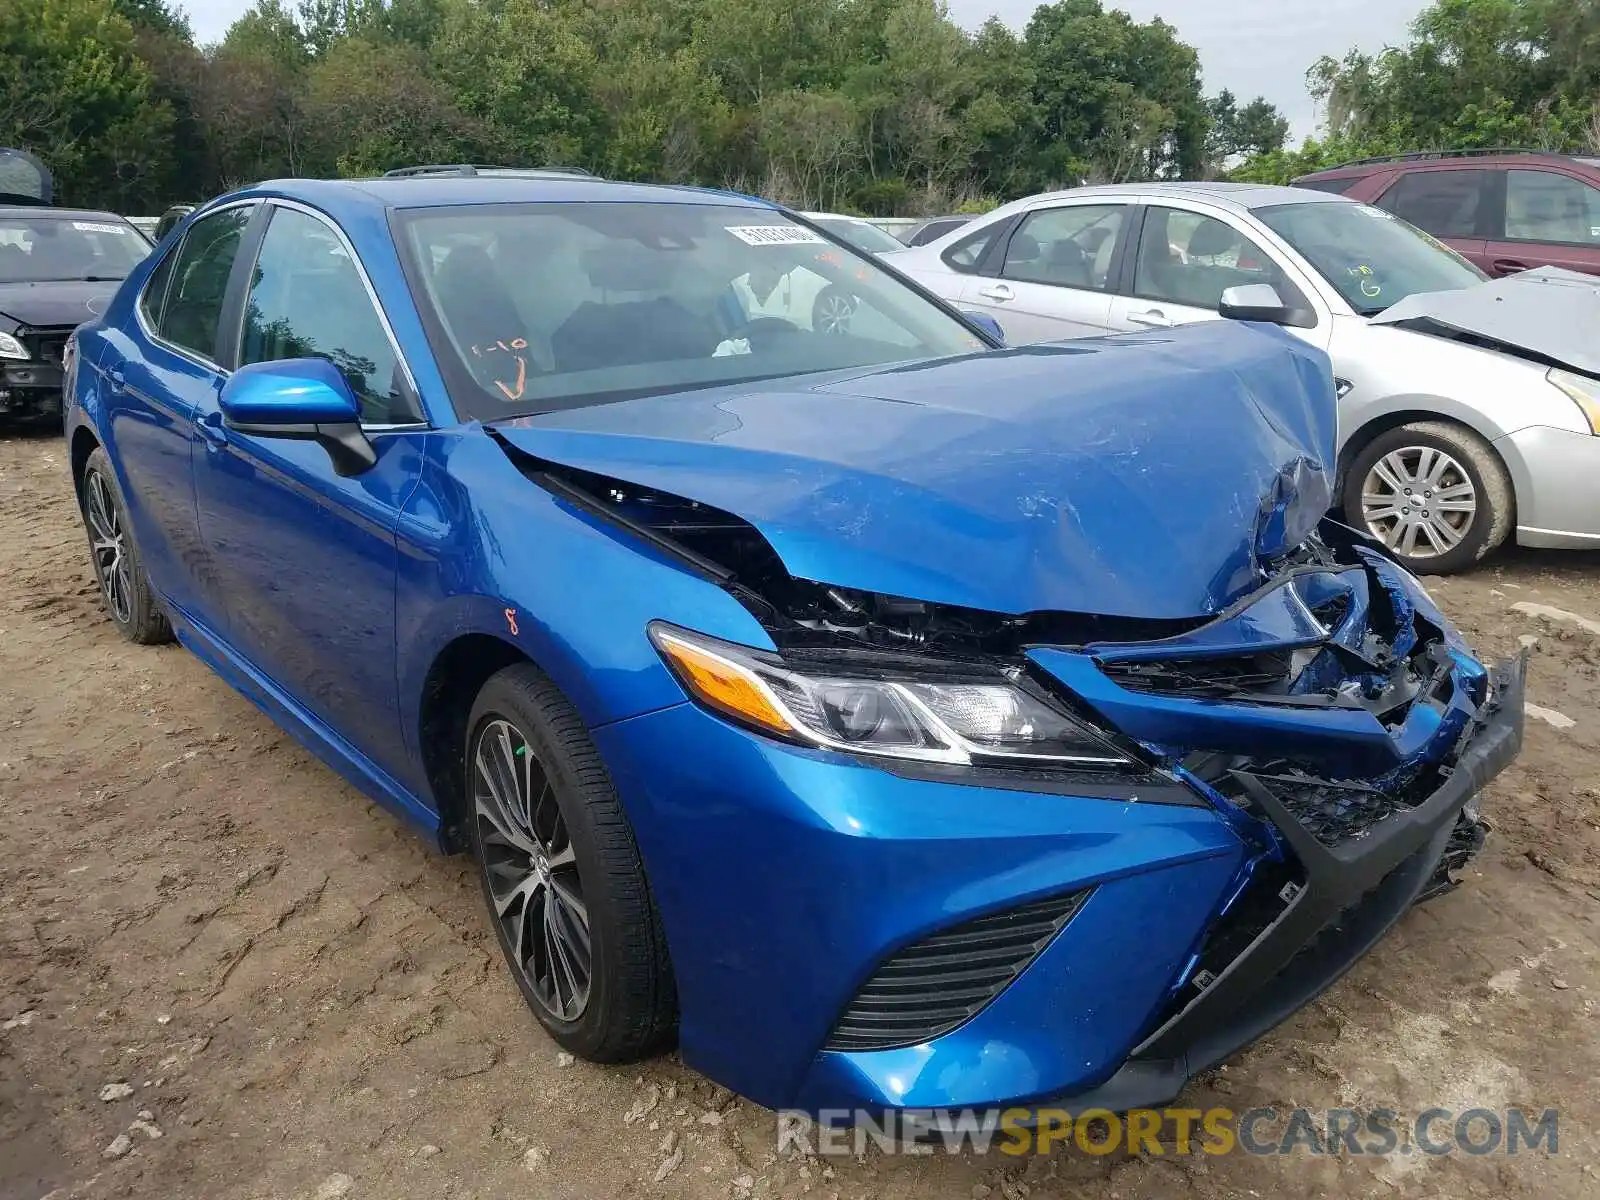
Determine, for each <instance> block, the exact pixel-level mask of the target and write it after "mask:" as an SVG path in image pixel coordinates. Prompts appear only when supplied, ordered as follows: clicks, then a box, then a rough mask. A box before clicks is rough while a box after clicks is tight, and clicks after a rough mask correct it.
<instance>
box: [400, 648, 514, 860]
mask: <svg viewBox="0 0 1600 1200" xmlns="http://www.w3.org/2000/svg"><path fill="white" fill-rule="evenodd" d="M518 663H530V664H533V665H535V666H537V665H538V664H536V663H534V662H533V659H532V658H531V657H530V656H529V655H528V654H527V653H526V652H525V651H523V650H522V649H521V648H520V647H518V646H515V645H513V644H512V643H511V642H508V641H507V640H506V639H504V638H502V637H497V636H495V635H494V634H492V633H481V632H474V633H464V634H461V635H460V636H459V637H456V638H454V639H453V640H451V641H450V642H448V643H447V644H446V645H445V646H443V647H442V648H441V649H440V651H439V653H438V654H436V655H435V656H434V659H433V662H432V663H431V664H430V665H429V667H428V671H427V674H426V675H425V676H424V678H423V684H422V698H421V704H420V706H419V711H418V714H417V741H418V752H419V754H420V757H421V759H422V767H423V771H424V773H425V774H426V776H427V780H428V786H429V788H430V789H431V790H432V792H433V799H434V803H435V804H436V805H437V806H438V813H439V845H440V848H441V849H443V850H444V852H445V853H447V854H455V853H458V852H460V851H462V850H465V849H466V848H467V838H466V832H465V830H464V829H463V827H462V821H463V820H464V818H465V814H466V793H465V790H464V788H463V783H462V771H461V751H462V747H464V746H465V745H466V739H467V718H468V715H469V714H470V713H471V711H472V704H473V701H474V700H476V699H477V696H478V693H479V692H480V691H482V690H483V685H484V684H486V683H487V682H489V680H490V678H491V677H493V676H494V675H495V674H497V673H498V672H500V671H502V670H504V669H505V668H506V667H510V666H515V665H516V664H518Z"/></svg>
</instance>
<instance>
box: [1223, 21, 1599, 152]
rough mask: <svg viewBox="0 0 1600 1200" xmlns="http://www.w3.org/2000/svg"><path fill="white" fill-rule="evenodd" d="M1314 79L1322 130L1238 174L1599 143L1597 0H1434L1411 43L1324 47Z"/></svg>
mask: <svg viewBox="0 0 1600 1200" xmlns="http://www.w3.org/2000/svg"><path fill="white" fill-rule="evenodd" d="M1307 82H1308V84H1309V85H1310V88H1311V91H1312V94H1313V95H1314V96H1315V97H1316V98H1317V99H1318V100H1319V101H1321V102H1322V103H1323V105H1324V106H1325V107H1326V113H1327V116H1326V135H1325V137H1324V138H1323V139H1321V140H1320V141H1307V142H1306V143H1305V144H1304V145H1303V146H1302V147H1301V148H1300V150H1298V151H1290V152H1286V151H1282V150H1276V151H1267V152H1264V153H1260V154H1258V155H1257V156H1256V157H1254V158H1252V159H1251V160H1250V161H1249V162H1247V163H1245V164H1244V166H1243V167H1242V168H1240V169H1239V170H1238V171H1236V172H1235V173H1234V177H1235V178H1240V179H1257V180H1274V181H1275V180H1279V179H1291V178H1293V177H1294V176H1296V175H1300V174H1304V173H1306V172H1309V171H1315V170H1319V169H1321V168H1323V167H1327V166H1333V165H1335V164H1336V163H1339V162H1347V161H1349V160H1351V159H1354V158H1361V157H1365V156H1369V155H1378V154H1396V153H1404V152H1406V151H1411V150H1470V149H1484V148H1490V147H1497V146H1507V147H1524V148H1530V149H1543V150H1565V151H1582V150H1589V151H1600V0H1435V2H1434V3H1433V4H1432V5H1431V6H1430V7H1429V8H1427V9H1425V10H1424V11H1423V12H1422V14H1421V15H1420V16H1418V17H1417V19H1416V20H1415V21H1414V22H1413V23H1412V26H1411V38H1410V41H1409V42H1408V43H1407V44H1406V45H1405V46H1403V47H1397V48H1392V49H1389V50H1385V51H1384V52H1382V53H1381V54H1377V55H1368V54H1363V53H1360V52H1359V51H1355V50H1352V51H1350V52H1349V53H1348V54H1346V55H1345V56H1344V57H1343V58H1341V59H1334V58H1331V57H1324V58H1322V59H1319V60H1318V61H1317V62H1316V63H1314V64H1313V65H1312V67H1311V69H1310V71H1309V72H1308V73H1307Z"/></svg>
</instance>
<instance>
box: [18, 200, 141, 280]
mask: <svg viewBox="0 0 1600 1200" xmlns="http://www.w3.org/2000/svg"><path fill="white" fill-rule="evenodd" d="M149 250H150V243H148V242H146V241H145V240H144V238H143V236H141V235H140V233H139V231H138V230H137V229H135V228H134V227H133V226H132V225H129V224H127V223H126V222H122V221H117V220H115V219H114V218H111V217H107V218H105V219H103V220H82V219H79V218H77V217H57V216H50V217H33V216H29V217H20V216H0V283H45V282H49V281H57V280H67V279H107V280H116V279H123V278H125V277H126V276H127V274H128V272H129V271H131V270H133V269H134V268H135V267H136V266H138V265H139V264H140V263H141V262H143V261H144V256H145V255H146V254H147V253H149Z"/></svg>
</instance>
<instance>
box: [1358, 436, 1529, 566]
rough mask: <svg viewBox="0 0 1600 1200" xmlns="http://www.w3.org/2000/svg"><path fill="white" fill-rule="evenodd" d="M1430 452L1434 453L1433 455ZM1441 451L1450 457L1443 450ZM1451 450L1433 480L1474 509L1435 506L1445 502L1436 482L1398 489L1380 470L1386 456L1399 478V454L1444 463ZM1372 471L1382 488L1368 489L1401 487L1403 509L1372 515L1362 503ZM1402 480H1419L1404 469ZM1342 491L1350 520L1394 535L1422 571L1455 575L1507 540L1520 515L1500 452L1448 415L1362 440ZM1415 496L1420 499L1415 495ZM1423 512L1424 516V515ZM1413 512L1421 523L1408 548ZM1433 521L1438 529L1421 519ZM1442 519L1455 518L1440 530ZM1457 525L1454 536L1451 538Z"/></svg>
mask: <svg viewBox="0 0 1600 1200" xmlns="http://www.w3.org/2000/svg"><path fill="white" fill-rule="evenodd" d="M1429 455H1432V456H1434V457H1432V458H1431V459H1430V458H1428V456H1429ZM1441 455H1442V456H1445V457H1444V458H1441V457H1438V456H1441ZM1395 456H1398V459H1397V458H1396V457H1395ZM1446 458H1447V459H1448V461H1449V464H1450V466H1449V467H1447V468H1445V470H1444V474H1443V475H1442V476H1441V478H1440V481H1439V484H1435V485H1434V486H1435V487H1439V488H1440V491H1441V494H1444V495H1446V496H1448V497H1449V499H1448V501H1447V502H1448V503H1450V504H1452V505H1459V504H1462V503H1467V502H1470V503H1471V504H1472V505H1473V510H1472V512H1471V514H1470V517H1469V516H1468V515H1467V514H1466V513H1464V512H1461V513H1455V512H1452V513H1441V512H1439V510H1438V509H1437V508H1429V507H1428V506H1429V505H1430V503H1432V504H1434V505H1437V504H1438V503H1439V501H1438V499H1437V498H1436V497H1435V493H1434V490H1433V489H1432V488H1423V487H1421V486H1418V487H1417V488H1416V489H1415V491H1414V493H1413V492H1407V491H1405V490H1404V488H1403V487H1402V488H1400V489H1399V490H1398V491H1397V490H1396V489H1395V488H1394V486H1393V485H1392V484H1390V483H1389V481H1388V480H1387V479H1384V478H1381V477H1379V476H1378V475H1375V474H1374V471H1375V468H1377V467H1378V465H1379V464H1380V463H1384V464H1385V466H1386V468H1388V473H1389V476H1390V478H1395V477H1396V473H1395V472H1394V470H1393V468H1392V464H1394V463H1395V462H1397V461H1398V462H1401V463H1406V464H1409V463H1413V462H1414V463H1416V464H1417V466H1418V468H1419V469H1420V468H1421V466H1422V464H1423V463H1424V461H1430V462H1432V463H1433V464H1434V465H1435V466H1439V465H1440V464H1443V463H1444V462H1445V460H1446ZM1369 477H1371V478H1372V479H1373V485H1374V487H1375V488H1376V489H1380V490H1378V491H1374V492H1368V493H1366V494H1367V495H1380V494H1381V495H1383V496H1384V497H1385V498H1387V497H1388V496H1389V495H1391V494H1392V495H1395V497H1396V499H1397V500H1399V501H1402V502H1404V504H1405V507H1404V508H1403V509H1401V512H1403V513H1404V515H1395V516H1383V517H1379V518H1375V519H1369V510H1368V509H1367V507H1366V506H1365V505H1364V503H1363V494H1364V491H1365V487H1366V485H1367V483H1368V480H1369ZM1397 481H1398V482H1399V483H1400V484H1410V483H1412V482H1414V480H1413V479H1411V478H1409V477H1406V476H1404V475H1401V476H1399V477H1398V480H1397ZM1462 483H1465V484H1468V485H1470V501H1469V499H1468V498H1467V497H1465V496H1462V495H1458V494H1457V493H1460V492H1462V490H1463V489H1462V487H1461V484H1462ZM1441 485H1442V486H1441ZM1343 491H1344V494H1343V504H1344V513H1345V520H1346V521H1348V522H1349V523H1350V524H1351V525H1353V526H1355V527H1356V528H1358V529H1365V530H1366V531H1367V532H1369V533H1372V534H1374V536H1377V537H1379V538H1382V539H1383V540H1384V541H1385V542H1386V543H1391V544H1390V551H1391V553H1393V554H1394V555H1395V557H1396V558H1398V559H1399V560H1400V561H1401V562H1402V563H1404V564H1405V566H1406V567H1407V569H1409V570H1411V571H1412V572H1414V573H1416V574H1419V575H1449V574H1451V573H1453V572H1456V571H1461V570H1465V569H1466V568H1468V567H1470V566H1472V565H1473V564H1475V563H1477V562H1479V561H1480V560H1482V559H1483V558H1484V557H1485V556H1486V555H1488V554H1489V553H1491V552H1492V551H1494V550H1495V549H1497V548H1498V547H1499V546H1500V544H1501V543H1502V542H1504V541H1505V540H1506V537H1507V535H1508V534H1509V533H1510V532H1511V526H1512V521H1513V518H1514V516H1515V507H1516V505H1515V500H1514V497H1513V493H1512V490H1511V479H1510V477H1509V476H1508V475H1507V474H1506V469H1505V465H1504V464H1503V463H1502V462H1501V461H1500V457H1499V455H1497V454H1496V453H1495V452H1494V450H1493V448H1492V447H1491V446H1490V445H1489V443H1488V442H1486V441H1484V440H1483V439H1482V438H1480V437H1479V436H1478V435H1477V434H1475V433H1473V432H1472V431H1471V430H1470V429H1466V428H1464V427H1463V426H1460V425H1456V424H1453V423H1451V422H1449V421H1415V422H1413V423H1411V424H1409V425H1401V426H1400V427H1398V428H1396V429H1390V430H1388V431H1387V432H1385V433H1381V434H1379V435H1378V436H1377V437H1375V438H1373V439H1372V441H1370V442H1368V443H1367V445H1366V446H1364V447H1362V449H1361V452H1360V453H1359V454H1357V455H1356V457H1355V459H1354V460H1353V461H1352V462H1351V463H1350V468H1349V470H1348V471H1346V473H1345V478H1344V489H1343ZM1412 499H1415V500H1416V501H1417V503H1415V504H1412V503H1410V501H1411V500H1412ZM1370 511H1371V512H1373V513H1378V512H1384V511H1388V510H1384V509H1380V508H1378V507H1377V505H1376V504H1375V505H1374V508H1373V509H1372V510H1370ZM1419 516H1420V517H1421V518H1422V521H1421V522H1419V521H1418V517H1419ZM1408 519H1409V520H1410V521H1411V522H1413V523H1414V524H1416V525H1418V526H1419V528H1418V532H1417V534H1416V536H1415V537H1414V538H1412V539H1411V547H1410V549H1405V548H1404V547H1405V546H1406V544H1407V536H1406V534H1405V532H1404V527H1403V526H1402V525H1401V522H1404V521H1406V520H1408ZM1430 521H1431V522H1432V525H1433V529H1432V530H1430V529H1429V528H1423V527H1421V526H1425V525H1428V524H1429V523H1430ZM1441 521H1443V522H1446V523H1448V524H1449V525H1450V526H1451V529H1450V530H1445V531H1443V533H1442V535H1441V533H1439V532H1434V530H1437V529H1438V523H1439V522H1441ZM1458 525H1459V528H1457V526H1458ZM1452 531H1453V533H1454V536H1455V538H1456V540H1455V541H1454V543H1453V544H1449V541H1450V535H1451V533H1452ZM1386 533H1392V536H1385V534H1386Z"/></svg>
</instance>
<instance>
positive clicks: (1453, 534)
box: [1361, 446, 1478, 558]
mask: <svg viewBox="0 0 1600 1200" xmlns="http://www.w3.org/2000/svg"><path fill="white" fill-rule="evenodd" d="M1477 515H1478V493H1477V489H1476V488H1475V487H1474V486H1473V483H1472V477H1471V476H1470V475H1468V474H1467V472H1466V470H1465V468H1463V467H1462V465H1461V464H1460V463H1459V462H1457V461H1456V460H1455V459H1454V458H1452V457H1451V456H1450V455H1449V454H1446V453H1445V452H1444V451H1443V450H1439V449H1437V448H1435V447H1433V446H1402V447H1401V448H1400V449H1398V450H1394V451H1391V452H1390V453H1388V454H1385V455H1384V456H1383V457H1382V458H1380V459H1379V460H1378V461H1377V462H1375V463H1373V464H1372V470H1370V471H1369V472H1367V477H1366V479H1365V480H1364V481H1363V482H1362V484H1361V516H1362V519H1363V520H1364V521H1365V522H1366V525H1367V529H1368V530H1369V531H1370V532H1371V533H1372V535H1373V536H1374V537H1376V538H1378V539H1379V540H1381V541H1382V542H1383V544H1384V545H1386V546H1388V547H1389V548H1390V549H1391V550H1395V551H1397V552H1399V553H1400V554H1403V555H1405V556H1406V557H1408V558H1436V557H1438V556H1439V555H1441V554H1445V553H1448V552H1449V551H1451V550H1454V549H1455V548H1456V546H1458V545H1459V544H1460V543H1461V539H1462V538H1464V537H1465V536H1466V535H1467V531H1468V530H1470V529H1471V528H1472V523H1473V521H1474V520H1476V519H1477Z"/></svg>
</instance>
